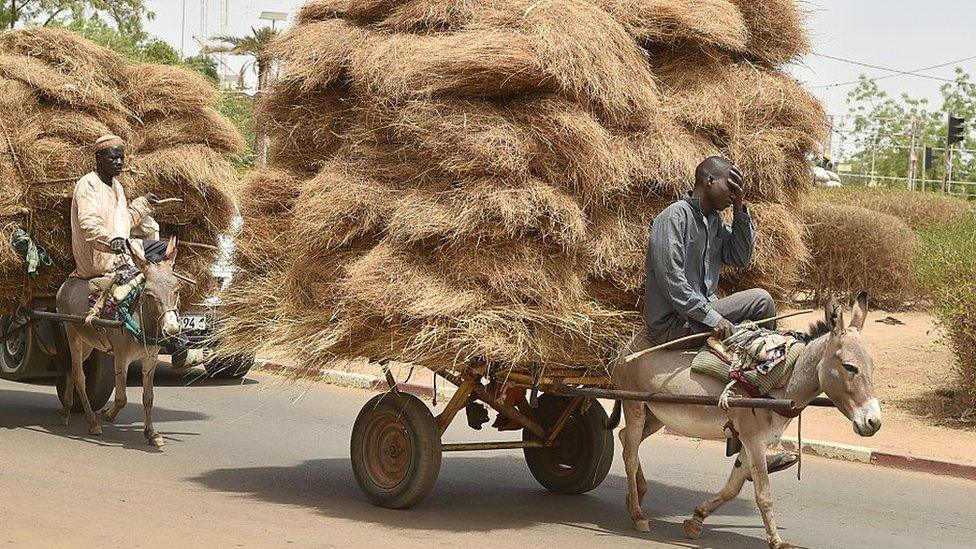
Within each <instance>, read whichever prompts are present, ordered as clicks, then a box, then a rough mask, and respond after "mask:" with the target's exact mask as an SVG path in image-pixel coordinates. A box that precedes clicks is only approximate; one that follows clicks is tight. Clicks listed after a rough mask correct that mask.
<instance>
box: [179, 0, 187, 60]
mask: <svg viewBox="0 0 976 549" xmlns="http://www.w3.org/2000/svg"><path fill="white" fill-rule="evenodd" d="M181 21H182V25H181V26H180V61H182V60H184V59H186V0H183V18H182V19H181Z"/></svg>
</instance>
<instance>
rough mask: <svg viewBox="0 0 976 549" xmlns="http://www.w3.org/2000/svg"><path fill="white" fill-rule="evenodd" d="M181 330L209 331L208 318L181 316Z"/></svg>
mask: <svg viewBox="0 0 976 549" xmlns="http://www.w3.org/2000/svg"><path fill="white" fill-rule="evenodd" d="M180 328H182V329H183V331H184V332H202V331H204V330H206V329H207V317H205V316H194V315H187V316H181V317H180Z"/></svg>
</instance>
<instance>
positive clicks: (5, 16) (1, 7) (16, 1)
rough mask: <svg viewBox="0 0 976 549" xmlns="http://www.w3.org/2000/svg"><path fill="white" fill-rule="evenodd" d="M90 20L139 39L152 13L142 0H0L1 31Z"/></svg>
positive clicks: (152, 15)
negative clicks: (105, 24)
mask: <svg viewBox="0 0 976 549" xmlns="http://www.w3.org/2000/svg"><path fill="white" fill-rule="evenodd" d="M90 17H95V18H98V19H100V20H102V21H106V22H111V23H112V24H113V25H114V26H115V27H116V28H117V29H118V30H119V32H121V33H122V34H124V35H128V36H135V37H141V36H142V35H143V34H144V33H145V30H144V28H143V21H145V20H148V19H152V18H154V17H155V14H154V13H153V12H152V11H150V10H149V8H148V7H147V6H146V1H145V0H0V24H2V25H3V27H4V28H14V27H15V26H17V25H18V24H19V25H45V26H47V25H54V24H62V25H64V24H67V23H69V22H71V21H76V20H80V19H88V18H90Z"/></svg>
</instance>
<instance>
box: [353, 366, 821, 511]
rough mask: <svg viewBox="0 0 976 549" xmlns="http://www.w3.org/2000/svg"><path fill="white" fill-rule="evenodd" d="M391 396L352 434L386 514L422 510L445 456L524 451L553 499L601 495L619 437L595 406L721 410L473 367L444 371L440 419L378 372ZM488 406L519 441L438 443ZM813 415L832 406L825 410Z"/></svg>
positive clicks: (600, 381)
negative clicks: (514, 394)
mask: <svg viewBox="0 0 976 549" xmlns="http://www.w3.org/2000/svg"><path fill="white" fill-rule="evenodd" d="M381 365H382V368H383V371H384V374H385V375H386V380H387V383H388V385H389V391H388V392H385V393H382V394H379V395H377V396H375V397H373V398H372V399H370V400H369V402H367V403H366V405H365V406H363V408H362V410H361V411H360V412H359V416H358V417H357V418H356V423H355V425H354V427H353V431H352V441H351V459H352V466H353V472H354V473H355V476H356V480H357V482H358V484H359V487H360V488H361V489H362V491H363V492H364V493H365V495H366V497H367V498H368V499H369V500H370V501H371V502H372V503H374V504H376V505H378V506H380V507H389V508H395V509H402V508H407V507H411V506H413V505H416V504H417V503H419V502H420V501H422V500H423V499H424V498H425V497H426V496H427V495H428V494H429V493H430V491H431V490H432V489H433V487H434V483H435V482H436V481H437V476H438V474H439V472H440V467H441V456H442V454H443V453H444V452H463V451H480V450H514V449H521V450H522V451H523V453H524V455H525V461H526V463H527V464H528V466H529V471H531V473H532V476H533V477H535V479H536V480H537V481H538V482H539V484H541V485H542V486H543V487H544V488H546V489H547V490H550V491H553V492H557V493H561V494H583V493H586V492H589V491H590V490H593V489H594V488H596V487H597V486H599V485H600V484H601V483H602V482H603V480H604V479H605V478H606V477H607V474H608V473H609V471H610V465H611V463H612V461H613V453H614V452H613V449H614V442H613V438H614V437H613V431H612V430H611V429H609V428H608V417H607V414H606V411H605V410H604V408H603V406H602V405H601V404H600V403H599V402H596V399H610V400H632V401H643V402H670V403H682V404H688V405H708V406H717V405H718V399H717V398H716V397H705V396H688V395H665V394H658V393H639V392H631V391H619V390H613V389H611V388H610V380H609V379H608V378H607V377H606V376H597V377H578V375H577V377H573V375H572V372H556V373H559V374H564V373H565V374H566V375H553V373H546V374H543V375H535V376H531V375H525V374H517V373H512V372H509V371H489V370H488V369H486V368H484V367H479V366H469V367H466V368H464V369H463V370H461V371H458V372H446V371H439V372H437V373H436V374H435V375H436V376H439V377H441V378H443V379H445V380H447V381H449V382H450V383H452V384H454V385H455V386H457V390H456V391H455V392H454V395H453V396H452V397H451V399H450V400H449V401H448V403H447V405H446V406H445V407H444V409H443V411H442V412H441V413H440V414H438V415H436V416H435V415H433V413H432V412H431V410H430V408H428V406H427V405H426V404H425V403H424V402H423V401H422V400H421V399H419V398H417V397H415V396H413V395H410V394H407V393H405V392H402V391H400V390H398V388H397V382H396V380H395V379H394V378H393V375H392V374H391V372H390V370H389V368H388V367H387V366H386V364H385V363H382V362H381ZM486 381H496V382H497V383H498V384H499V386H502V385H504V386H505V387H514V388H522V389H525V390H527V391H528V392H529V397H528V404H529V409H528V410H526V411H525V412H523V411H521V410H519V409H518V408H516V407H513V406H511V405H509V404H507V403H506V402H505V400H504V398H502V397H499V396H497V395H495V394H493V393H492V391H491V390H490V389H489V387H488V386H486V385H485V382H486ZM471 401H477V402H482V403H484V404H486V405H488V406H490V407H491V408H493V409H494V410H496V411H497V412H498V413H499V415H500V417H503V418H506V419H508V420H511V421H514V422H515V423H517V424H518V426H519V427H521V431H522V440H514V441H504V442H471V443H444V442H443V441H442V437H443V435H444V433H445V432H446V431H447V428H448V426H450V424H451V423H452V421H453V420H454V418H455V416H457V414H458V412H459V411H461V409H462V408H464V407H465V406H466V405H467V404H468V403H469V402H471ZM813 404H814V405H824V406H830V405H831V404H830V403H829V400H820V401H817V402H814V403H813ZM729 405H730V406H733V407H746V408H766V409H772V410H780V411H784V412H787V411H793V410H794V409H795V406H794V403H793V401H791V400H783V399H766V398H730V399H729Z"/></svg>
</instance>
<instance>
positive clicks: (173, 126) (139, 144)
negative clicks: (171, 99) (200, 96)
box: [87, 107, 247, 155]
mask: <svg viewBox="0 0 976 549" xmlns="http://www.w3.org/2000/svg"><path fill="white" fill-rule="evenodd" d="M131 133H132V136H133V137H132V139H131V141H130V142H129V145H130V147H131V149H132V150H133V151H135V152H136V153H137V154H145V153H151V152H155V151H158V150H161V149H166V148H169V147H177V146H181V145H204V146H206V147H207V148H209V149H212V150H214V151H217V152H219V153H221V154H226V155H235V154H240V153H242V152H244V149H245V148H246V147H247V143H245V142H244V137H243V136H242V135H241V132H240V131H238V130H237V127H236V126H234V124H233V122H231V121H230V120H228V119H227V117H225V116H224V115H222V114H220V113H219V112H217V110H215V109H213V108H209V107H207V108H203V109H199V110H193V111H186V112H183V113H180V114H174V115H169V116H158V115H157V116H153V117H151V118H148V119H146V120H144V124H143V125H141V126H140V125H137V126H136V127H135V128H133V129H132V130H131ZM102 135H104V134H102ZM93 142H94V139H93V140H91V141H88V142H87V143H93Z"/></svg>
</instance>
